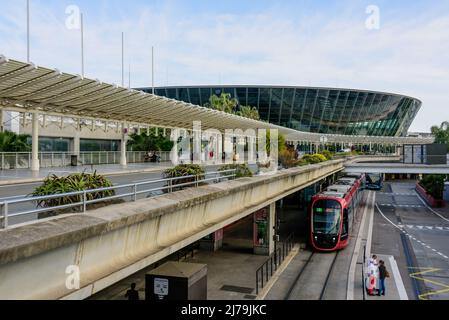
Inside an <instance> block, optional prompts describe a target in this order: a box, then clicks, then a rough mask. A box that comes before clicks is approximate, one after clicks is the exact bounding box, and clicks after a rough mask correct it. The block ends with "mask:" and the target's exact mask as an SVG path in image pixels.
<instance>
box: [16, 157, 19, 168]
mask: <svg viewBox="0 0 449 320" xmlns="http://www.w3.org/2000/svg"><path fill="white" fill-rule="evenodd" d="M18 168H19V154H18V153H16V169H18Z"/></svg>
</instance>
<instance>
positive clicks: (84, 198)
mask: <svg viewBox="0 0 449 320" xmlns="http://www.w3.org/2000/svg"><path fill="white" fill-rule="evenodd" d="M86 211H87V191H86V190H84V192H83V213H86Z"/></svg>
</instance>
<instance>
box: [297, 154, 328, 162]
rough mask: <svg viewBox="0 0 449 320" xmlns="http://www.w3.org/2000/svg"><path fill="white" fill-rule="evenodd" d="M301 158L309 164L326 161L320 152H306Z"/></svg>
mask: <svg viewBox="0 0 449 320" xmlns="http://www.w3.org/2000/svg"><path fill="white" fill-rule="evenodd" d="M302 160H304V161H306V162H308V163H310V164H316V163H321V162H325V161H327V158H326V157H325V156H323V155H322V154H319V153H316V154H306V155H305V156H304V157H303V158H302Z"/></svg>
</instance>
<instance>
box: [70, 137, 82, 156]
mask: <svg viewBox="0 0 449 320" xmlns="http://www.w3.org/2000/svg"><path fill="white" fill-rule="evenodd" d="M80 140H81V139H80V134H79V132H78V131H77V132H76V133H75V135H74V137H73V149H72V151H73V154H75V155H77V156H79V155H80V144H81V143H80Z"/></svg>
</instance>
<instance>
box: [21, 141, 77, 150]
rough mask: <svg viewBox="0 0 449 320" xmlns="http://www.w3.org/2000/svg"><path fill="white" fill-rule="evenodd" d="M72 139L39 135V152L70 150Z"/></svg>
mask: <svg viewBox="0 0 449 320" xmlns="http://www.w3.org/2000/svg"><path fill="white" fill-rule="evenodd" d="M71 141H72V139H69V138H51V137H39V152H68V151H69V150H70V144H71ZM29 143H30V144H31V138H30V142H29Z"/></svg>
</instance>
